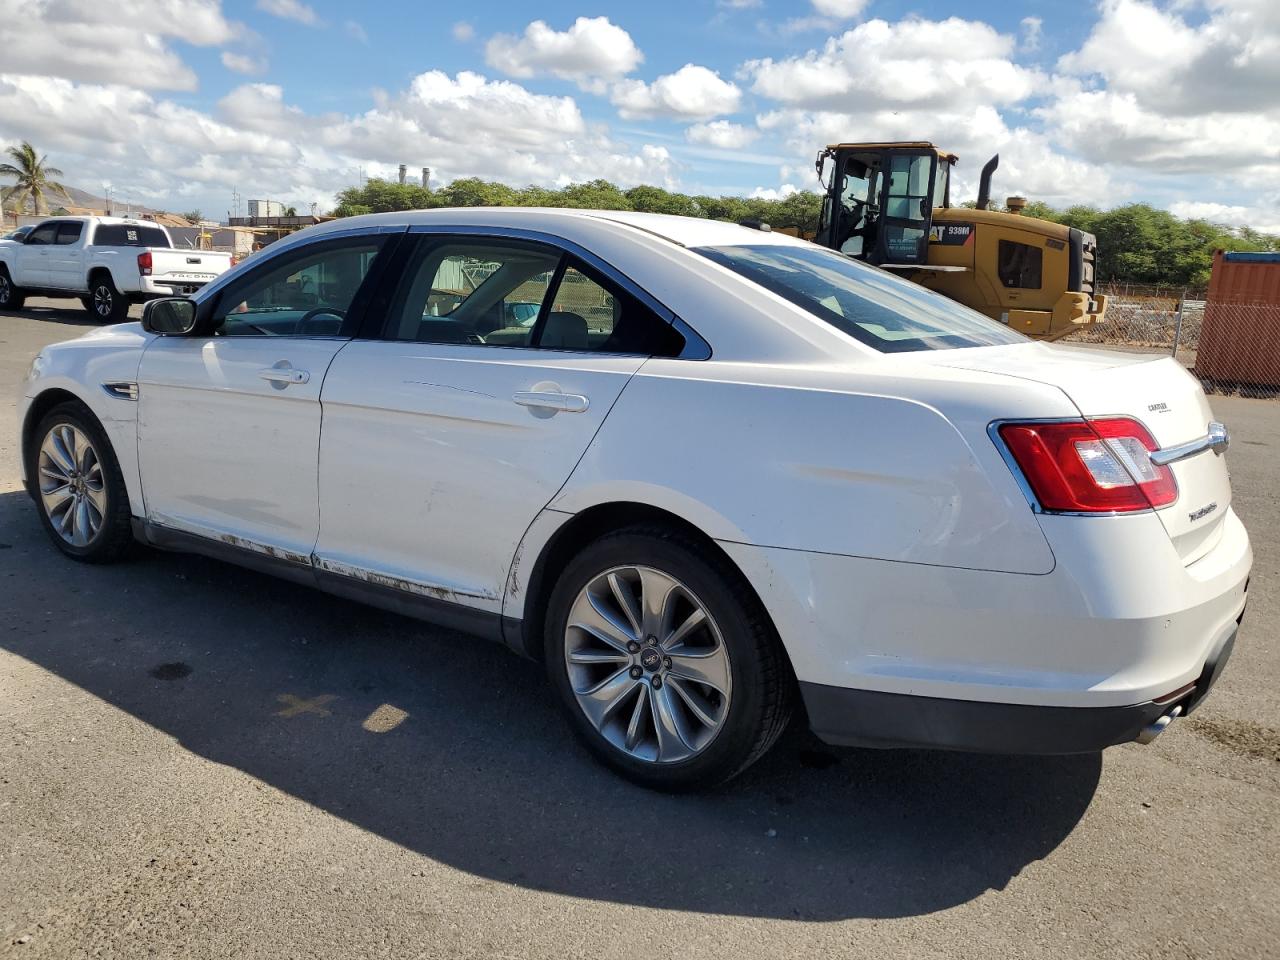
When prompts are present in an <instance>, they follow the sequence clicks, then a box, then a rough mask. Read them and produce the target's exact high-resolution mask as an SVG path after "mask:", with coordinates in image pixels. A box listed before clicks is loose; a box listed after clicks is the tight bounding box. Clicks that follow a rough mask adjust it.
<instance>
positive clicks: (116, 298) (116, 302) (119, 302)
mask: <svg viewBox="0 0 1280 960" xmlns="http://www.w3.org/2000/svg"><path fill="white" fill-rule="evenodd" d="M80 302H81V303H82V304H84V305H85V309H86V310H88V311H89V313H90V314H91V315H92V316H93V317H94V319H96V320H98V321H99V322H100V323H123V322H124V321H125V320H126V319H127V318H128V316H129V301H128V300H126V299H125V298H124V296H123V295H122V294H121V293H120V291H119V290H117V289H116V285H115V282H114V281H113V280H112V279H111V274H109V273H95V274H94V275H93V277H91V278H90V280H89V296H88V297H85V298H83V299H82V300H81V301H80Z"/></svg>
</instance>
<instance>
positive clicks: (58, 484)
mask: <svg viewBox="0 0 1280 960" xmlns="http://www.w3.org/2000/svg"><path fill="white" fill-rule="evenodd" d="M36 435H37V436H38V437H39V438H40V445H39V447H37V448H36V449H35V450H34V451H32V453H31V461H30V463H29V464H28V470H29V471H30V475H31V476H32V477H33V479H34V483H35V488H36V494H37V497H38V501H39V509H40V519H41V520H42V521H43V524H44V527H45V531H46V532H47V533H48V534H49V536H50V538H51V539H52V540H53V542H54V543H55V544H56V545H57V546H58V548H59V549H60V550H61V551H62V552H63V553H65V554H67V555H68V556H70V557H74V558H75V559H77V560H84V561H87V562H90V563H105V562H109V561H111V560H115V559H117V558H118V557H120V556H121V555H123V554H124V553H125V552H126V551H127V550H128V548H129V546H130V545H131V544H132V542H133V534H132V531H131V529H130V515H129V503H128V495H127V493H126V492H125V488H124V479H123V477H121V475H120V467H119V465H118V464H117V463H116V459H115V455H114V454H113V452H112V450H111V446H110V444H109V443H108V442H107V439H106V437H105V436H104V435H103V433H102V430H101V428H99V427H98V425H97V423H96V422H94V421H93V420H92V418H91V417H89V416H88V415H86V414H85V413H83V412H82V411H81V409H80V408H79V407H78V406H77V405H74V404H64V405H62V406H60V407H56V408H55V409H54V410H53V411H52V412H51V413H49V414H48V415H47V416H46V417H45V418H44V419H43V420H42V421H41V423H40V425H39V427H37V433H36Z"/></svg>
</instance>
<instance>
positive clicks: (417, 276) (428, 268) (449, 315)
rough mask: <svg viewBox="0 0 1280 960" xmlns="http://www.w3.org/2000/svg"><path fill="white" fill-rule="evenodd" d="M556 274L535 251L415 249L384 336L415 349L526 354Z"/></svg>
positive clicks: (508, 246)
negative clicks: (433, 346)
mask: <svg viewBox="0 0 1280 960" xmlns="http://www.w3.org/2000/svg"><path fill="white" fill-rule="evenodd" d="M559 267H560V253H559V251H557V250H551V249H548V248H546V247H542V246H538V245H535V244H526V243H517V242H499V241H487V240H466V241H460V242H444V243H435V242H431V241H426V240H423V241H420V242H419V243H418V246H417V249H416V250H415V251H414V254H413V257H412V259H411V260H410V261H409V265H408V268H407V269H406V270H405V273H404V276H405V280H404V281H403V282H402V284H401V287H400V289H399V290H398V291H397V292H396V297H395V300H394V301H393V303H392V305H391V310H390V311H389V316H388V323H387V328H386V331H385V335H386V336H387V337H388V338H389V339H392V340H412V341H416V342H419V343H470V344H475V345H477V346H481V345H488V346H501V347H527V346H530V345H531V344H532V342H533V335H534V332H535V329H536V327H537V322H538V317H539V316H540V315H541V313H542V305H543V303H544V302H545V301H546V299H547V293H548V292H549V291H550V289H551V285H552V282H553V281H554V280H555V278H556V274H557V271H558V270H559Z"/></svg>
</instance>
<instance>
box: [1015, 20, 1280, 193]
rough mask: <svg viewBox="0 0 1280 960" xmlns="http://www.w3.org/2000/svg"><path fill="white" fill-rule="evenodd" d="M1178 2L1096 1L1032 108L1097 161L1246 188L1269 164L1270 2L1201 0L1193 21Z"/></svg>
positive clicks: (1276, 131)
mask: <svg viewBox="0 0 1280 960" xmlns="http://www.w3.org/2000/svg"><path fill="white" fill-rule="evenodd" d="M1181 9H1185V8H1169V9H1162V8H1160V7H1157V6H1155V5H1154V4H1151V3H1147V2H1144V0H1106V2H1105V3H1104V4H1103V6H1102V8H1101V15H1100V17H1099V19H1098V22H1097V23H1096V24H1095V25H1094V27H1093V29H1092V31H1091V32H1090V34H1089V36H1088V38H1087V39H1086V40H1085V42H1084V43H1083V44H1082V45H1081V47H1080V49H1078V50H1075V51H1072V52H1070V53H1068V54H1066V55H1064V56H1063V57H1061V58H1060V59H1059V61H1058V68H1059V70H1060V71H1061V72H1062V74H1063V76H1060V77H1058V78H1056V80H1055V83H1054V90H1053V93H1054V96H1053V98H1052V99H1051V100H1050V101H1049V102H1047V103H1046V104H1044V105H1043V106H1042V107H1040V108H1039V109H1038V110H1037V111H1036V115H1037V116H1038V117H1039V118H1040V119H1041V120H1042V122H1044V124H1045V125H1046V127H1047V129H1048V131H1049V132H1050V133H1051V134H1052V135H1053V136H1054V137H1055V138H1057V139H1058V140H1060V141H1063V142H1071V143H1074V144H1077V145H1078V149H1079V150H1080V151H1081V152H1082V153H1084V154H1087V155H1089V156H1095V157H1097V158H1098V159H1100V160H1102V161H1104V162H1110V163H1113V164H1124V165H1130V166H1133V167H1138V168H1142V169H1144V170H1147V171H1158V172H1159V173H1162V174H1164V173H1172V174H1188V173H1206V174H1211V173H1220V172H1224V171H1233V172H1234V173H1233V175H1234V176H1236V177H1237V179H1238V181H1239V182H1240V183H1242V184H1243V183H1245V182H1246V178H1247V179H1248V180H1249V181H1255V182H1253V183H1251V184H1250V186H1253V187H1255V188H1256V185H1257V184H1256V180H1257V177H1258V176H1261V177H1262V178H1263V181H1264V182H1265V181H1266V179H1267V177H1268V170H1274V169H1275V164H1276V163H1277V161H1280V5H1277V4H1274V3H1266V2H1261V0H1209V2H1208V4H1207V11H1206V12H1207V17H1204V18H1201V17H1197V18H1196V20H1195V21H1189V20H1186V19H1183V17H1182V15H1181V14H1180V10H1181ZM1271 182H1272V183H1273V184H1274V180H1273V181H1271Z"/></svg>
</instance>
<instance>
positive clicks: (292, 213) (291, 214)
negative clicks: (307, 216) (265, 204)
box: [282, 207, 298, 217]
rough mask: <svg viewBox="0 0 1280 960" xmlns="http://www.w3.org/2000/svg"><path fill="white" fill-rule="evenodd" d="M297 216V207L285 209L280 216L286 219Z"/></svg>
mask: <svg viewBox="0 0 1280 960" xmlns="http://www.w3.org/2000/svg"><path fill="white" fill-rule="evenodd" d="M297 215H298V208H297V207H285V208H284V213H283V214H282V216H286V217H296V216H297Z"/></svg>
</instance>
